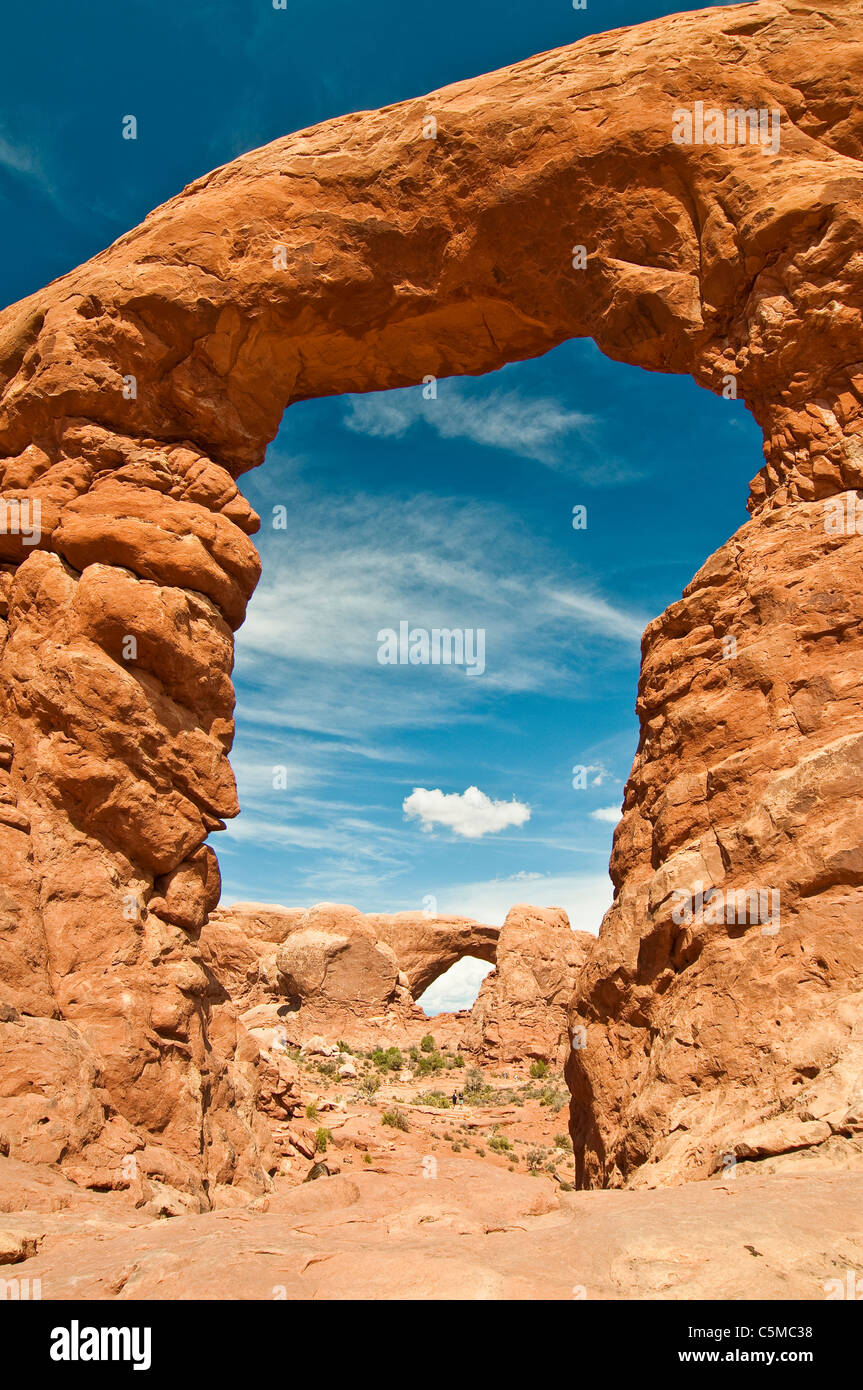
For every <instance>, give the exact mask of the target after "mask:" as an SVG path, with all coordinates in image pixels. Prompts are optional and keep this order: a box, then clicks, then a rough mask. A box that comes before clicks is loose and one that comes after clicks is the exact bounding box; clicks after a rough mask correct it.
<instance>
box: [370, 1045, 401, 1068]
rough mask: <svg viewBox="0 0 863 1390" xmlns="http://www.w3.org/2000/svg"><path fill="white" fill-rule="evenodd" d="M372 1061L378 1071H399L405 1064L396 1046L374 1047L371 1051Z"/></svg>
mask: <svg viewBox="0 0 863 1390" xmlns="http://www.w3.org/2000/svg"><path fill="white" fill-rule="evenodd" d="M372 1061H373V1062H374V1064H375V1066H376V1067H377V1069H378V1071H401V1069H402V1067H403V1066H404V1064H405V1059H404V1057H403V1056H402V1054H401V1052H400V1050H399V1048H397V1047H388V1048H386V1049H384V1048H382V1047H376V1048H375V1050H374V1052H373V1053H372Z"/></svg>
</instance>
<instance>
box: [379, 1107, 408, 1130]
mask: <svg viewBox="0 0 863 1390" xmlns="http://www.w3.org/2000/svg"><path fill="white" fill-rule="evenodd" d="M381 1124H382V1125H389V1126H390V1128H391V1129H401V1130H404V1132H405V1133H407V1131H408V1130H409V1129H410V1123H409V1121H408V1117H407V1115H405V1114H404V1112H403V1111H402V1110H385V1111H384V1113H383V1115H382V1116H381Z"/></svg>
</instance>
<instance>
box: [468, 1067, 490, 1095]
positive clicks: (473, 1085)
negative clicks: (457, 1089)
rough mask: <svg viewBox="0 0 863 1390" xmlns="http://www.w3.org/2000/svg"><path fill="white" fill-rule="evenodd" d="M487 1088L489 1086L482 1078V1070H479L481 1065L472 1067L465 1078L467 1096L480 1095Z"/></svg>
mask: <svg viewBox="0 0 863 1390" xmlns="http://www.w3.org/2000/svg"><path fill="white" fill-rule="evenodd" d="M486 1089H487V1087H486V1084H485V1082H484V1081H483V1079H482V1072H481V1071H480V1070H479V1067H470V1069H469V1070H468V1074H467V1076H466V1077H465V1079H464V1093H465V1096H466V1097H467V1096H474V1095H479V1094H480V1092H482V1091H484V1090H486Z"/></svg>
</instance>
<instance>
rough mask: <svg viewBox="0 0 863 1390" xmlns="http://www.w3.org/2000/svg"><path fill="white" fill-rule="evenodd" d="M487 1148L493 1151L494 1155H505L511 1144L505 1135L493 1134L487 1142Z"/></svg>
mask: <svg viewBox="0 0 863 1390" xmlns="http://www.w3.org/2000/svg"><path fill="white" fill-rule="evenodd" d="M488 1146H489V1148H490V1149H494V1150H495V1152H496V1153H505V1152H506V1151H507V1150H508V1149H511V1148H512V1144H511V1143H510V1142H509V1140H508V1139H507V1137H506V1135H505V1134H493V1135H492V1136H491V1138H490V1139H489V1141H488Z"/></svg>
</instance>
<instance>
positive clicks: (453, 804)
mask: <svg viewBox="0 0 863 1390" xmlns="http://www.w3.org/2000/svg"><path fill="white" fill-rule="evenodd" d="M402 810H403V811H404V813H405V815H406V816H407V818H408V819H409V820H410V819H412V818H417V819H419V821H420V823H421V824H422V828H423V830H431V829H432V828H433V827H434V826H435V825H442V826H445V827H446V829H447V830H452V832H453V834H455V835H461V836H462V837H463V838H464V839H465V840H478V839H480V837H481V836H483V835H496V834H497V832H498V831H499V830H505V829H506V827H507V826H509V825H524V823H525V821H528V820H530V807H529V806H525V805H524V804H523V803H522V802H521V801H516V800H515V798H514V797H513V799H512V801H492V799H491V797H488V796H486V794H485V792H481V791H480V789H479V787H468V788H467V790H466V791H464V792H449V793H447V792H442V791H441V790H440V788H435V789H434V790H433V791H432V790H429V789H427V788H426V787H414V789H413V791H412V792H411V794H410V796H406V797H405V799H404V801H403V803H402Z"/></svg>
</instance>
